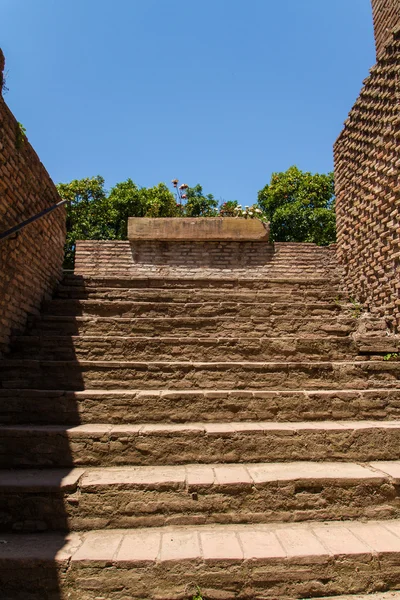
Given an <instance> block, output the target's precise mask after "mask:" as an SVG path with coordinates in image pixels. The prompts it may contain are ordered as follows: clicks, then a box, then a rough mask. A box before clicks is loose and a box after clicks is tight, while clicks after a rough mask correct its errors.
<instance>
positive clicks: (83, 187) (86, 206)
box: [57, 175, 115, 269]
mask: <svg viewBox="0 0 400 600" xmlns="http://www.w3.org/2000/svg"><path fill="white" fill-rule="evenodd" d="M57 189H58V193H59V194H60V196H61V198H63V199H65V200H69V202H68V204H67V239H66V244H65V263H64V266H65V268H68V269H71V268H73V264H74V254H75V242H76V240H108V239H115V227H114V219H115V215H114V213H113V211H112V210H111V207H110V205H109V202H108V199H107V194H106V192H105V190H104V179H103V177H100V175H98V176H97V177H92V178H85V179H74V180H73V181H71V182H70V183H59V184H58V185H57Z"/></svg>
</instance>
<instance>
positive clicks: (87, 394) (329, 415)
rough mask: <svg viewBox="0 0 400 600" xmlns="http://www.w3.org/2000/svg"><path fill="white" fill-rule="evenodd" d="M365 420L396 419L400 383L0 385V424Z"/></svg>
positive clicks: (399, 412)
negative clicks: (72, 388)
mask: <svg viewBox="0 0 400 600" xmlns="http://www.w3.org/2000/svg"><path fill="white" fill-rule="evenodd" d="M368 419H370V420H374V421H379V420H391V419H400V387H398V388H397V389H386V390H384V389H369V390H367V389H360V390H318V389H317V390H314V391H305V390H301V389H300V390H295V389H294V390H269V391H265V390H260V391H252V390H231V391H229V390H220V389H217V390H190V391H185V390H181V391H179V390H153V391H143V390H132V389H127V390H118V389H115V390H104V389H98V390H85V391H80V392H66V391H62V390H54V391H53V390H47V391H46V390H28V389H0V423H3V424H16V423H18V424H27V423H36V424H43V425H46V424H54V425H57V424H69V425H78V424H81V423H82V424H85V423H112V424H125V423H143V422H145V421H146V422H152V423H157V422H169V423H183V422H190V421H191V422H197V421H207V422H210V421H220V422H230V421H257V420H261V421H277V422H282V421H293V422H296V421H329V420H352V421H356V420H368Z"/></svg>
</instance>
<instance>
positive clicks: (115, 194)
mask: <svg viewBox="0 0 400 600" xmlns="http://www.w3.org/2000/svg"><path fill="white" fill-rule="evenodd" d="M108 200H109V204H110V209H111V210H112V213H113V225H114V231H115V237H116V238H117V239H120V240H124V239H126V236H127V227H128V217H144V216H145V214H146V199H145V197H144V195H143V193H142V190H141V189H140V188H139V187H138V186H137V185H136V183H134V182H133V181H132V179H127V180H126V181H122V182H121V183H117V184H116V185H115V186H114V187H113V188H112V189H111V191H110V194H109V196H108Z"/></svg>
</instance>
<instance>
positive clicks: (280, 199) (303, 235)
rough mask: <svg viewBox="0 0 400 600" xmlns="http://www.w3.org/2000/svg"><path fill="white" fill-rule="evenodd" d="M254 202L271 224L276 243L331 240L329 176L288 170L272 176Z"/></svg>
mask: <svg viewBox="0 0 400 600" xmlns="http://www.w3.org/2000/svg"><path fill="white" fill-rule="evenodd" d="M258 203H259V205H260V207H261V208H262V210H263V212H264V213H265V215H266V216H267V217H268V219H269V221H270V223H271V236H272V238H273V240H275V241H277V242H314V243H316V244H319V245H326V244H330V243H332V242H334V241H335V236H336V225H335V223H336V220H335V210H334V179H333V174H332V173H328V174H320V173H316V174H314V175H313V174H312V173H307V172H303V171H300V169H298V168H297V167H295V166H293V167H290V168H289V169H288V170H287V171H284V172H282V173H273V174H272V176H271V181H270V183H269V185H266V186H265V187H264V188H263V189H262V190H260V192H259V193H258Z"/></svg>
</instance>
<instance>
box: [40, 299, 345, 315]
mask: <svg viewBox="0 0 400 600" xmlns="http://www.w3.org/2000/svg"><path fill="white" fill-rule="evenodd" d="M342 312H343V307H342V306H341V305H340V304H337V303H335V302H326V301H325V302H316V301H312V300H309V301H307V302H304V301H298V302H293V300H290V299H289V300H287V301H286V302H254V301H249V302H241V301H229V300H225V301H220V302H211V301H210V302H139V301H137V302H135V301H133V300H131V301H129V300H126V301H122V300H71V299H55V300H52V301H51V302H50V303H49V304H48V306H47V314H52V315H93V316H108V317H111V316H116V317H117V316H118V317H124V316H125V317H128V316H131V317H138V316H147V317H151V316H162V315H165V316H169V317H174V316H179V315H183V314H185V315H187V316H203V317H205V316H218V315H221V316H228V315H233V316H236V315H237V316H242V317H251V316H253V317H266V316H284V315H285V316H287V317H288V318H289V317H292V316H298V317H300V316H303V317H308V316H318V315H321V316H324V315H325V316H332V315H335V314H341V313H342Z"/></svg>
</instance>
